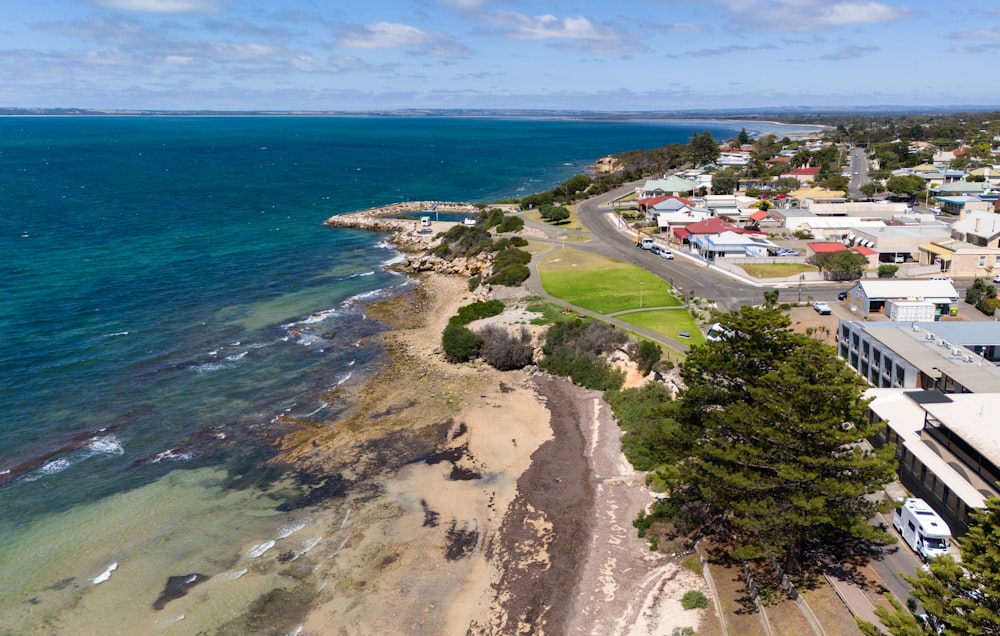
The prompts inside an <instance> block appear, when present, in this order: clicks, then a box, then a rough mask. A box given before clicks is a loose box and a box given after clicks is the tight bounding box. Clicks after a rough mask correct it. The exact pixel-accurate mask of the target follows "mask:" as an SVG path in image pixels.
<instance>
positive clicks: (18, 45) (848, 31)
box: [0, 0, 1000, 111]
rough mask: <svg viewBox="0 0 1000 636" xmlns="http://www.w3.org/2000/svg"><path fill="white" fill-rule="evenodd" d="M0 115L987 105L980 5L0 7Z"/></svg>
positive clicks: (397, 1) (662, 1) (586, 2)
mask: <svg viewBox="0 0 1000 636" xmlns="http://www.w3.org/2000/svg"><path fill="white" fill-rule="evenodd" d="M3 5H4V6H3V12H2V19H0V107H13V108H99V109H166V110H188V109H208V110H306V111H317V110H337V111H365V110H389V109H404V108H416V109H425V108H426V109H433V108H468V109H477V108H480V109H555V110H594V111H664V110H684V109H754V108H782V107H788V108H793V107H794V108H798V107H808V108H824V109H825V108H842V107H873V106H902V107H910V106H912V107H919V106H948V105H957V104H961V105H975V106H985V107H991V106H993V107H997V108H1000V82H998V81H997V80H996V68H997V62H998V61H1000V3H997V2H996V1H995V0H985V1H977V2H971V1H966V0H950V1H942V0H937V1H935V2H930V1H928V0H912V1H908V2H900V1H896V0H886V1H878V0H270V1H265V0H254V1H243V0H32V1H30V2H28V1H24V0H7V1H6V2H4V3H3Z"/></svg>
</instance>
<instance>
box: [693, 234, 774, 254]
mask: <svg viewBox="0 0 1000 636" xmlns="http://www.w3.org/2000/svg"><path fill="white" fill-rule="evenodd" d="M691 245H692V251H695V252H697V253H698V254H700V255H701V256H702V258H704V259H706V260H709V261H712V260H715V259H718V258H731V257H753V258H763V257H765V256H767V255H768V254H769V253H772V252H775V251H777V249H778V246H777V245H775V244H774V243H772V242H771V241H769V240H767V239H766V238H763V237H762V236H761V235H759V234H747V233H741V232H735V231H733V230H726V231H724V232H720V233H718V234H698V235H694V236H692V237H691Z"/></svg>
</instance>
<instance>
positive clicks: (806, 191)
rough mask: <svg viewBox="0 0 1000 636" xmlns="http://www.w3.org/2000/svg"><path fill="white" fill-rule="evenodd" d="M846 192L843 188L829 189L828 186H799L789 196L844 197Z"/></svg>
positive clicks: (799, 197) (830, 198) (811, 197)
mask: <svg viewBox="0 0 1000 636" xmlns="http://www.w3.org/2000/svg"><path fill="white" fill-rule="evenodd" d="M845 194H846V193H845V192H844V191H843V190H827V189H826V188H820V187H813V188H799V189H798V190H795V191H794V192H789V193H788V196H790V197H792V198H795V199H800V200H801V199H813V200H825V201H829V200H832V199H843V198H844V195H845Z"/></svg>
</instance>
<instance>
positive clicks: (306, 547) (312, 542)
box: [299, 537, 323, 554]
mask: <svg viewBox="0 0 1000 636" xmlns="http://www.w3.org/2000/svg"><path fill="white" fill-rule="evenodd" d="M322 540H323V537H316V538H315V539H307V540H305V541H303V542H302V547H301V548H299V553H300V554H305V553H306V552H308V551H310V550H312V549H313V548H315V547H316V546H317V545H319V542H320V541H322Z"/></svg>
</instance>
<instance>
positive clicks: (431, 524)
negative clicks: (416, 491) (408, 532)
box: [420, 499, 441, 528]
mask: <svg viewBox="0 0 1000 636" xmlns="http://www.w3.org/2000/svg"><path fill="white" fill-rule="evenodd" d="M420 507H421V508H423V509H424V527H425V528H436V527H437V525H438V517H440V516H441V515H440V514H439V513H437V512H434V511H433V510H431V508H430V506H428V505H427V501H426V500H425V499H421V500H420Z"/></svg>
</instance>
